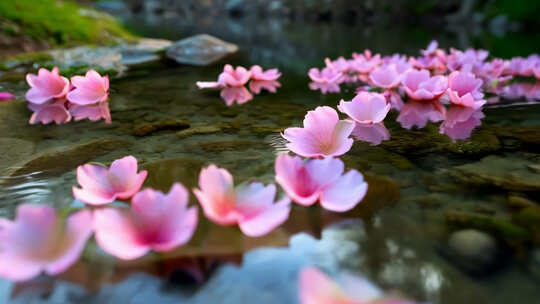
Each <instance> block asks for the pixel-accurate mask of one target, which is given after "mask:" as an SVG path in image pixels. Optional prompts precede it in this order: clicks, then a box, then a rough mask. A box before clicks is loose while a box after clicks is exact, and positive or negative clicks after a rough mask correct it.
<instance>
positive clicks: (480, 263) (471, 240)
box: [447, 229, 498, 274]
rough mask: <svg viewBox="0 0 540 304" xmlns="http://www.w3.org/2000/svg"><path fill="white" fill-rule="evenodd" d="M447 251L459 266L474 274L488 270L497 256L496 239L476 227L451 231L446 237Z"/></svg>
mask: <svg viewBox="0 0 540 304" xmlns="http://www.w3.org/2000/svg"><path fill="white" fill-rule="evenodd" d="M448 249H449V252H448V253H447V254H448V255H449V257H450V259H451V260H452V261H454V263H456V264H457V265H458V266H459V267H460V268H462V269H463V270H465V271H467V272H471V273H474V274H483V273H485V272H486V271H488V270H490V268H492V267H493V266H494V264H495V262H496V258H497V252H498V248H497V241H496V240H495V238H494V237H492V236H491V235H489V234H487V233H485V232H483V231H479V230H476V229H464V230H459V231H456V232H454V233H452V234H451V235H450V237H449V239H448Z"/></svg>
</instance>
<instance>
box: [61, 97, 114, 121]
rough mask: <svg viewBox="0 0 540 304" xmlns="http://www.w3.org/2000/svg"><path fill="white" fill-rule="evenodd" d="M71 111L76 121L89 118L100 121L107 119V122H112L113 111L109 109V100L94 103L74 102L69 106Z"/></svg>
mask: <svg viewBox="0 0 540 304" xmlns="http://www.w3.org/2000/svg"><path fill="white" fill-rule="evenodd" d="M69 113H70V114H71V116H72V117H73V119H74V120H75V121H79V120H83V119H89V120H91V121H98V120H100V119H105V122H106V123H111V112H110V110H109V103H108V102H100V103H97V104H92V105H84V106H83V105H77V104H72V105H70V106H69Z"/></svg>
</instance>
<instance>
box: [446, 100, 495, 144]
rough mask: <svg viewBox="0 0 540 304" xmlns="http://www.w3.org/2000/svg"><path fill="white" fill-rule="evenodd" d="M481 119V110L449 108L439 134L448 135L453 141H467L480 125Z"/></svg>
mask: <svg viewBox="0 0 540 304" xmlns="http://www.w3.org/2000/svg"><path fill="white" fill-rule="evenodd" d="M482 118H484V114H483V113H482V111H481V109H473V108H469V107H462V106H451V107H450V110H448V113H447V114H446V119H445V120H444V122H443V123H442V124H441V126H440V128H439V132H440V133H441V134H446V135H448V136H449V137H450V138H451V139H452V140H453V141H456V140H458V139H467V138H469V137H470V136H471V133H472V131H473V130H474V128H476V127H478V126H479V125H481V124H482V123H481V120H482Z"/></svg>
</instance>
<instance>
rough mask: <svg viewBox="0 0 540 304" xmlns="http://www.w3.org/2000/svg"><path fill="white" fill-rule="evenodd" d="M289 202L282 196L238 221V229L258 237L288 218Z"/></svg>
mask: <svg viewBox="0 0 540 304" xmlns="http://www.w3.org/2000/svg"><path fill="white" fill-rule="evenodd" d="M272 199H273V197H272ZM290 202H291V201H290V199H289V198H284V199H282V200H280V201H278V202H277V203H276V204H274V205H272V206H269V207H268V208H266V209H265V210H264V211H263V212H260V213H259V214H258V215H257V216H255V217H252V218H250V219H247V220H242V221H240V223H239V226H240V230H242V232H243V233H244V234H245V235H247V236H251V237H259V236H262V235H265V234H267V233H269V232H270V231H272V230H274V229H275V228H277V227H278V226H279V225H281V224H283V223H284V222H285V221H286V220H287V219H288V218H289V213H290V211H291V207H290Z"/></svg>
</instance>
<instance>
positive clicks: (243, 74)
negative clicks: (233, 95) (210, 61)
mask: <svg viewBox="0 0 540 304" xmlns="http://www.w3.org/2000/svg"><path fill="white" fill-rule="evenodd" d="M250 78H251V72H250V71H248V70H246V68H244V67H241V66H238V67H236V69H235V68H233V67H232V65H230V64H226V65H225V67H224V68H223V72H222V73H221V74H219V77H218V83H220V84H221V85H222V86H231V87H241V86H243V85H245V84H246V83H247V82H248V81H249V79H250Z"/></svg>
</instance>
